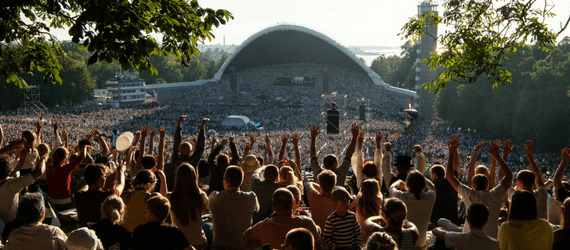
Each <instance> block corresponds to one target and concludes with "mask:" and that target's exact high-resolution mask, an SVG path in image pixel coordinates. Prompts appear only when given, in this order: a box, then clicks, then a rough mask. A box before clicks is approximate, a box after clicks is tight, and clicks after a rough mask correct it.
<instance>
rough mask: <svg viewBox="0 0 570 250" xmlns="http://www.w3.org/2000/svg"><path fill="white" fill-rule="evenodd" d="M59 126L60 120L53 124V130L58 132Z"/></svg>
mask: <svg viewBox="0 0 570 250" xmlns="http://www.w3.org/2000/svg"><path fill="white" fill-rule="evenodd" d="M58 128H59V122H55V123H54V124H53V131H54V132H57V129H58Z"/></svg>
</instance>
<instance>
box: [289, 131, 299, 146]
mask: <svg viewBox="0 0 570 250" xmlns="http://www.w3.org/2000/svg"><path fill="white" fill-rule="evenodd" d="M291 142H292V143H293V145H299V134H297V133H294V134H293V139H291Z"/></svg>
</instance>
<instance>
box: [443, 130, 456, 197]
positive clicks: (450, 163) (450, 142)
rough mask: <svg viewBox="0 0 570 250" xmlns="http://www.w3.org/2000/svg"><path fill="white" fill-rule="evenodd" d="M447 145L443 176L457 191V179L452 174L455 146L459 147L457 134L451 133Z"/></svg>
mask: <svg viewBox="0 0 570 250" xmlns="http://www.w3.org/2000/svg"><path fill="white" fill-rule="evenodd" d="M447 146H448V148H449V158H448V159H447V170H446V172H445V178H446V179H447V181H449V184H451V186H452V187H453V188H454V189H455V191H459V180H457V177H455V175H454V174H453V161H454V159H455V157H456V155H457V147H459V138H458V136H457V135H453V136H452V137H451V140H448V142H447Z"/></svg>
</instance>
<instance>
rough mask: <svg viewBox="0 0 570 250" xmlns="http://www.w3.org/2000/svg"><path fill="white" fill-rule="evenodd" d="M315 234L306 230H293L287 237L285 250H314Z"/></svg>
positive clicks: (283, 247)
mask: <svg viewBox="0 0 570 250" xmlns="http://www.w3.org/2000/svg"><path fill="white" fill-rule="evenodd" d="M315 245H316V244H315V242H314V240H313V234H312V233H311V231H309V230H307V229H305V228H295V229H291V231H289V233H287V235H286V236H285V243H284V244H283V245H282V249H283V250H313V246H315Z"/></svg>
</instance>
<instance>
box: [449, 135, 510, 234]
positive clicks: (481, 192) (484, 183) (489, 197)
mask: <svg viewBox="0 0 570 250" xmlns="http://www.w3.org/2000/svg"><path fill="white" fill-rule="evenodd" d="M458 147H459V139H458V136H457V135H453V137H452V139H451V140H450V141H449V159H448V163H447V172H446V178H447V180H448V181H449V183H450V184H451V186H453V188H454V189H455V190H457V193H458V194H459V196H460V197H461V198H462V200H463V202H464V203H465V206H469V205H471V203H473V202H481V203H483V204H485V205H486V206H487V207H488V208H489V223H487V224H485V226H484V227H483V230H485V233H487V235H489V236H491V237H493V238H497V234H498V232H499V226H498V221H499V212H500V210H501V206H502V202H503V197H504V196H505V192H506V190H507V189H508V188H509V187H511V181H512V179H513V173H512V172H511V170H510V169H509V167H508V166H507V163H506V162H505V161H504V160H503V158H502V157H501V155H500V154H499V145H497V144H496V143H494V142H491V143H489V149H488V150H487V151H489V153H491V155H492V156H493V157H495V159H497V161H498V163H499V165H500V167H501V170H502V171H503V173H504V174H505V176H504V177H503V179H502V180H501V182H500V184H499V185H497V186H496V187H495V188H493V189H492V190H489V179H487V176H485V175H482V174H477V175H475V176H474V177H473V184H472V185H473V186H472V188H470V187H468V186H467V185H465V184H463V183H460V182H459V180H457V177H455V176H454V175H453V160H454V158H455V157H458V152H457V148H458ZM469 229H470V227H469V223H465V224H464V225H463V232H464V233H465V232H469Z"/></svg>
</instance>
